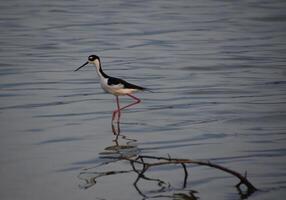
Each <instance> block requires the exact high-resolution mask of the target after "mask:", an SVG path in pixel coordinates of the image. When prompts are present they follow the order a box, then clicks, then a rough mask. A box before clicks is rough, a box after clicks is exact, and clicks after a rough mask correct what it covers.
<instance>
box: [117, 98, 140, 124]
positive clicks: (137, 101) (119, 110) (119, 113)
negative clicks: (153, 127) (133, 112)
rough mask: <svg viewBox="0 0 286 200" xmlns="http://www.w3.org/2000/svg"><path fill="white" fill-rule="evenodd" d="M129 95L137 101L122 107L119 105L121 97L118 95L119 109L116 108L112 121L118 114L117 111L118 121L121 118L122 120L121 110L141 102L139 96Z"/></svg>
mask: <svg viewBox="0 0 286 200" xmlns="http://www.w3.org/2000/svg"><path fill="white" fill-rule="evenodd" d="M127 95H128V96H129V97H131V98H132V99H134V100H135V102H133V103H131V104H128V105H126V106H124V107H122V108H120V107H119V98H118V96H116V102H117V108H118V109H117V110H115V111H113V115H112V121H113V120H114V118H115V115H116V113H117V112H118V121H119V120H120V115H121V110H123V109H125V108H129V107H131V106H134V105H136V104H138V103H140V102H141V99H139V98H137V97H135V96H133V95H131V94H127Z"/></svg>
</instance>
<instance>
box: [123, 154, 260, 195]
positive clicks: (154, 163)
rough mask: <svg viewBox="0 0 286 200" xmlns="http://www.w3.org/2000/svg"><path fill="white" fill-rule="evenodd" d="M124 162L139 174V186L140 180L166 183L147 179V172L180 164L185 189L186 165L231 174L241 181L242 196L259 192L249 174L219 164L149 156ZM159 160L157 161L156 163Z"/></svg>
mask: <svg viewBox="0 0 286 200" xmlns="http://www.w3.org/2000/svg"><path fill="white" fill-rule="evenodd" d="M122 159H123V160H128V161H130V164H131V165H132V168H133V170H134V171H135V172H136V173H137V174H138V177H137V179H136V181H135V184H137V182H138V181H139V179H140V178H143V179H146V180H153V181H158V184H159V183H161V184H162V183H164V182H163V181H161V180H160V179H150V178H149V179H147V178H146V176H145V175H144V174H145V173H146V171H147V170H148V169H150V168H151V167H154V166H160V165H170V164H180V165H181V166H182V167H183V169H184V173H185V176H184V183H183V188H185V187H186V185H187V179H188V171H187V167H186V164H196V165H202V166H208V167H211V168H215V169H218V170H221V171H223V172H226V173H228V174H231V175H233V176H235V177H236V178H238V179H239V181H240V182H239V183H238V184H237V185H236V187H237V189H238V191H239V193H240V195H241V196H246V197H247V196H249V195H251V194H252V193H253V192H255V191H257V188H256V187H255V186H254V185H253V184H252V183H251V182H250V181H249V180H248V179H247V174H245V175H244V176H243V175H241V174H240V173H238V172H236V171H234V170H231V169H229V168H226V167H223V166H221V165H218V164H214V163H211V162H209V161H197V160H191V159H175V158H171V157H167V158H166V157H156V156H147V155H144V156H143V155H138V156H137V157H136V158H135V159H134V158H126V157H123V158H122ZM146 159H149V160H150V161H152V162H150V161H149V162H146ZM154 160H157V161H154ZM135 163H136V164H137V165H138V164H139V165H142V166H143V168H142V170H138V169H136V168H135V165H134V164H135ZM242 185H244V186H246V188H247V189H246V191H245V192H243V190H242V188H241V186H242Z"/></svg>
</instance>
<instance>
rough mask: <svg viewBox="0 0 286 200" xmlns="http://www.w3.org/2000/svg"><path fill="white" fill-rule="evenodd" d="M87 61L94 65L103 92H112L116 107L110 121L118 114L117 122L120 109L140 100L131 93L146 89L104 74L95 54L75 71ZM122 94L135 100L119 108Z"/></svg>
mask: <svg viewBox="0 0 286 200" xmlns="http://www.w3.org/2000/svg"><path fill="white" fill-rule="evenodd" d="M89 63H90V64H94V65H95V68H96V72H97V74H98V76H99V78H100V84H101V87H102V89H103V90H104V91H105V92H108V93H110V94H113V95H114V96H115V97H116V103H117V109H116V110H114V111H113V114H112V121H114V119H115V116H116V114H118V118H117V121H118V122H119V120H120V115H121V110H123V109H125V108H128V107H131V106H133V105H136V104H138V103H140V102H141V100H140V99H139V98H137V97H135V96H133V95H132V93H133V92H137V91H143V90H146V88H144V87H140V86H137V85H134V84H131V83H128V82H127V81H125V80H122V79H120V78H115V77H111V76H108V75H107V74H105V73H104V72H103V70H102V68H101V62H100V58H99V57H98V56H97V55H90V56H89V57H88V61H86V62H85V63H84V64H83V65H81V66H80V67H78V68H77V69H76V70H75V71H78V70H79V69H81V68H83V67H84V66H86V65H87V64H89ZM122 95H127V96H129V97H131V98H132V99H134V100H135V102H133V103H131V104H129V105H126V106H124V107H122V108H120V105H119V96H122Z"/></svg>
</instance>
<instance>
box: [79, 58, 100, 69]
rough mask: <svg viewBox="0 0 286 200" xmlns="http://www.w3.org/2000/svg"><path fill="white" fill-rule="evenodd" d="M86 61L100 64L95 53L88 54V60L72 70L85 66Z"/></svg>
mask: <svg viewBox="0 0 286 200" xmlns="http://www.w3.org/2000/svg"><path fill="white" fill-rule="evenodd" d="M88 63H94V64H95V63H97V65H98V63H99V64H100V59H99V57H98V56H97V55H90V56H88V61H86V62H85V63H84V64H83V65H81V66H80V67H78V68H77V69H76V70H74V71H78V70H80V69H81V68H83V67H84V66H86V65H87V64H88Z"/></svg>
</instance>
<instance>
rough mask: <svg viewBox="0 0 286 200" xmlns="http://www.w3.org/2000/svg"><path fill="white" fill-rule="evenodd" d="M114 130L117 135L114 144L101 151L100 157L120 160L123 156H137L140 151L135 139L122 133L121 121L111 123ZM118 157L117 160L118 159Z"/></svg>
mask: <svg viewBox="0 0 286 200" xmlns="http://www.w3.org/2000/svg"><path fill="white" fill-rule="evenodd" d="M111 128H112V132H113V134H114V136H115V138H114V140H113V141H112V142H113V145H111V146H107V147H106V148H105V149H104V150H105V151H103V152H101V153H100V158H105V159H115V161H117V160H120V158H122V157H127V158H131V157H134V156H137V155H138V153H139V152H140V151H139V149H138V147H137V145H136V141H137V140H135V139H132V138H129V137H127V136H125V135H121V131H120V123H119V122H116V123H115V124H113V123H112V124H111ZM116 159H117V160H116Z"/></svg>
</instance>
